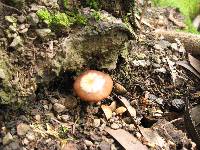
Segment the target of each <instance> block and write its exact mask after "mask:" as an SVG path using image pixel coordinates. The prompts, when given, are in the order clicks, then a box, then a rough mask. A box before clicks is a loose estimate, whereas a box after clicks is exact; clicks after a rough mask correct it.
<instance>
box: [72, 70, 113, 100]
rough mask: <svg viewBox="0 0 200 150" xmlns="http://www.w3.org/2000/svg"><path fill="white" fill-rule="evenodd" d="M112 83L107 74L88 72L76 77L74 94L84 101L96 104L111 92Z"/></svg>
mask: <svg viewBox="0 0 200 150" xmlns="http://www.w3.org/2000/svg"><path fill="white" fill-rule="evenodd" d="M112 87H113V81H112V79H111V77H110V76H109V75H108V74H105V73H103V72H100V71H96V70H88V71H86V72H84V73H83V74H81V75H80V76H78V77H77V78H76V80H75V82H74V90H75V93H76V94H77V95H78V96H79V97H80V98H81V99H82V100H84V101H88V102H98V101H100V100H102V99H104V98H106V97H108V96H109V95H110V93H111V91H112Z"/></svg>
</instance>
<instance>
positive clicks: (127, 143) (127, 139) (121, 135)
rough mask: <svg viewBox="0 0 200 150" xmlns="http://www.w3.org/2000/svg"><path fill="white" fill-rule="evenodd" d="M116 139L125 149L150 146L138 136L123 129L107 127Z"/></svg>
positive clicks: (106, 129) (138, 148) (141, 149)
mask: <svg viewBox="0 0 200 150" xmlns="http://www.w3.org/2000/svg"><path fill="white" fill-rule="evenodd" d="M105 131H106V132H108V133H109V134H110V135H111V136H112V137H113V138H114V139H115V140H117V141H118V142H119V143H120V144H121V146H123V147H124V149H125V150H134V149H137V150H147V149H148V148H147V147H146V146H145V145H143V144H142V143H141V142H140V141H139V140H138V139H137V138H135V137H134V136H133V135H132V134H130V133H129V132H127V131H125V130H123V129H117V130H113V129H111V128H109V127H106V128H105Z"/></svg>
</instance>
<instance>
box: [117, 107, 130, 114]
mask: <svg viewBox="0 0 200 150" xmlns="http://www.w3.org/2000/svg"><path fill="white" fill-rule="evenodd" d="M126 110H127V109H126V108H125V107H123V106H121V107H118V108H117V109H116V110H115V112H116V114H117V115H122V114H123V113H124V112H125V111H126Z"/></svg>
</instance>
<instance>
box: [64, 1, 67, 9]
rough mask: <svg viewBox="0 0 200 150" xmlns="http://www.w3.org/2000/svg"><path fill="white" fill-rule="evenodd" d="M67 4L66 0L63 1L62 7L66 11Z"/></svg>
mask: <svg viewBox="0 0 200 150" xmlns="http://www.w3.org/2000/svg"><path fill="white" fill-rule="evenodd" d="M67 4H68V0H63V6H64V8H65V9H67Z"/></svg>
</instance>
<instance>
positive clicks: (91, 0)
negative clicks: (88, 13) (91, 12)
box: [86, 0, 99, 10]
mask: <svg viewBox="0 0 200 150" xmlns="http://www.w3.org/2000/svg"><path fill="white" fill-rule="evenodd" d="M86 5H87V6H89V7H90V8H93V9H95V10H97V9H99V1H98V0H86Z"/></svg>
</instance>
